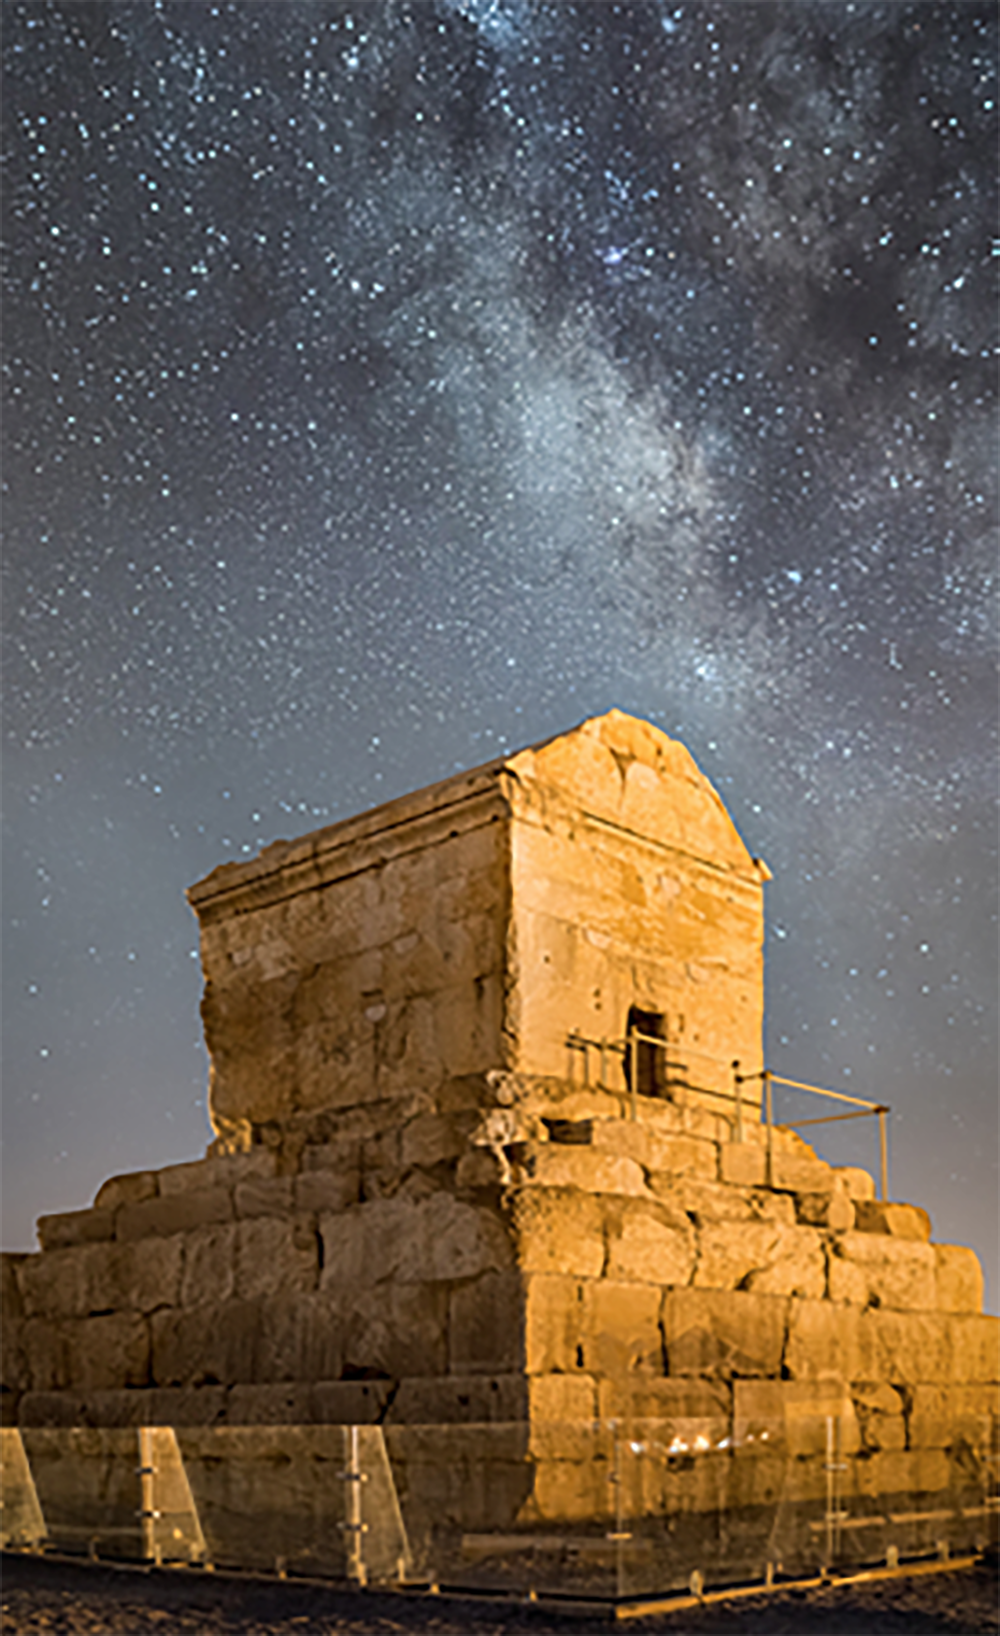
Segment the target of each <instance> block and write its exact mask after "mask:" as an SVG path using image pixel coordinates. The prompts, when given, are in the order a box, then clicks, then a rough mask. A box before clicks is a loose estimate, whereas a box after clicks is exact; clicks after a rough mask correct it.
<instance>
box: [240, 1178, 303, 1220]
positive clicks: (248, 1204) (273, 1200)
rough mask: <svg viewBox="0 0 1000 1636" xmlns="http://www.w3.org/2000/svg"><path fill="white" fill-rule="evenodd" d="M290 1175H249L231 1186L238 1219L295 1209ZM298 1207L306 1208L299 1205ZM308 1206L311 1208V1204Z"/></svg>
mask: <svg viewBox="0 0 1000 1636" xmlns="http://www.w3.org/2000/svg"><path fill="white" fill-rule="evenodd" d="M300 1179H301V1178H299V1177H292V1176H251V1177H250V1179H249V1180H248V1181H245V1182H238V1183H237V1185H236V1186H235V1187H234V1188H233V1207H234V1210H235V1213H236V1216H237V1218H238V1219H239V1220H246V1219H249V1218H251V1217H253V1216H284V1215H289V1214H290V1213H291V1212H292V1210H294V1209H295V1195H294V1184H295V1182H296V1181H298V1180H300ZM300 1208H307V1207H306V1206H300ZM308 1208H312V1207H311V1206H310V1207H308Z"/></svg>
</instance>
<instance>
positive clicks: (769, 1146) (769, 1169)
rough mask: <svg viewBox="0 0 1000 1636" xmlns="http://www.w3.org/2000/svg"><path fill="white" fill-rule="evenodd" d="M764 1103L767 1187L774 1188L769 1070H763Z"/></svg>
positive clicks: (772, 1125) (771, 1103)
mask: <svg viewBox="0 0 1000 1636" xmlns="http://www.w3.org/2000/svg"><path fill="white" fill-rule="evenodd" d="M764 1102H765V1111H766V1116H767V1185H768V1187H773V1186H774V1100H773V1097H772V1095H771V1070H770V1068H765V1069H764Z"/></svg>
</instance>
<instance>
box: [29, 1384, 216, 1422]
mask: <svg viewBox="0 0 1000 1636" xmlns="http://www.w3.org/2000/svg"><path fill="white" fill-rule="evenodd" d="M227 1402H228V1393H227V1391H226V1389H225V1387H224V1386H201V1387H198V1388H197V1389H196V1390H187V1389H185V1388H183V1387H180V1388H176V1387H166V1388H163V1387H145V1388H134V1389H132V1390H129V1391H106V1392H88V1393H87V1394H86V1396H85V1398H83V1400H82V1404H81V1408H80V1411H79V1418H78V1419H77V1420H76V1421H73V1422H71V1424H76V1425H86V1426H218V1425H222V1424H223V1423H224V1421H225V1420H226V1418H227ZM45 1423H46V1422H44V1421H43V1422H39V1424H45Z"/></svg>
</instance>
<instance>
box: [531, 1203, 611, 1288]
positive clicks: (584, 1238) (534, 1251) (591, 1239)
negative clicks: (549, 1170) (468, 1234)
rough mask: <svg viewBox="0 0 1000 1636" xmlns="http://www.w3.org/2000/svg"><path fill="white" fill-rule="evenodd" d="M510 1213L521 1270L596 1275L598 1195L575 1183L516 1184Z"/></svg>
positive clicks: (600, 1229) (600, 1228) (600, 1221)
mask: <svg viewBox="0 0 1000 1636" xmlns="http://www.w3.org/2000/svg"><path fill="white" fill-rule="evenodd" d="M511 1213H512V1217H513V1222H514V1229H515V1234H516V1242H517V1260H518V1265H519V1266H520V1267H521V1268H523V1270H524V1271H525V1272H555V1273H570V1274H576V1275H577V1276H578V1277H582V1278H597V1277H599V1276H600V1274H601V1271H602V1270H603V1267H604V1216H603V1211H602V1208H601V1201H600V1200H599V1199H596V1198H593V1197H591V1196H590V1195H588V1194H586V1193H581V1192H578V1191H577V1190H576V1189H566V1190H564V1191H563V1190H560V1191H556V1190H555V1189H548V1188H546V1189H544V1190H543V1189H541V1188H531V1187H528V1188H522V1189H520V1190H519V1191H518V1192H517V1193H515V1195H514V1199H513V1204H512V1211H511Z"/></svg>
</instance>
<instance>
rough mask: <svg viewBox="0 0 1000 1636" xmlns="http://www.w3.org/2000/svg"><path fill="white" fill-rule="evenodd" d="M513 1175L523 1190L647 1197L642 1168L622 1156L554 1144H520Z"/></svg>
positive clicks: (592, 1149) (632, 1160)
mask: <svg viewBox="0 0 1000 1636" xmlns="http://www.w3.org/2000/svg"><path fill="white" fill-rule="evenodd" d="M515 1173H516V1175H517V1176H518V1179H519V1181H520V1182H521V1183H522V1185H525V1186H529V1187H530V1186H536V1187H547V1188H579V1189H580V1190H581V1192H584V1193H589V1194H600V1193H607V1194H624V1195H625V1196H626V1197H632V1198H642V1197H643V1196H644V1195H645V1194H646V1193H647V1191H648V1190H647V1187H646V1180H645V1177H644V1176H643V1173H642V1168H641V1166H640V1165H638V1164H637V1163H636V1161H635V1160H634V1159H630V1158H629V1157H628V1156H627V1155H626V1154H621V1153H602V1152H600V1151H599V1150H598V1149H597V1148H593V1147H564V1146H562V1145H560V1144H557V1143H554V1142H520V1143H518V1144H517V1149H516V1155H515Z"/></svg>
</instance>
